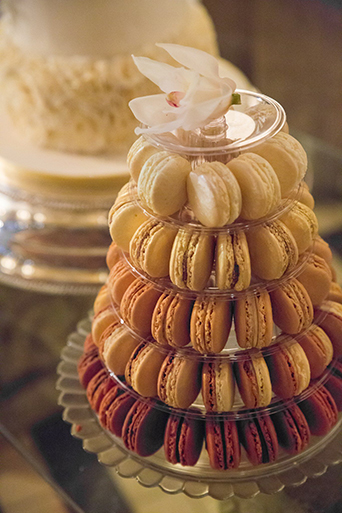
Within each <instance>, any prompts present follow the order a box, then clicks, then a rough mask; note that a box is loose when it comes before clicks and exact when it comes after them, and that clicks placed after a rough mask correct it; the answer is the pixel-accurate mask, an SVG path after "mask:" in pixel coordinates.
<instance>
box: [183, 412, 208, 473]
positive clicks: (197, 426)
mask: <svg viewBox="0 0 342 513" xmlns="http://www.w3.org/2000/svg"><path fill="white" fill-rule="evenodd" d="M190 415H191V414H190ZM190 415H189V414H187V415H185V417H184V418H183V422H182V424H181V427H180V431H179V437H178V455H179V463H180V464H181V465H183V466H186V465H188V466H193V465H195V464H196V463H197V461H198V459H199V457H200V454H201V451H202V447H203V439H204V421H203V420H200V419H195V418H193V417H191V416H190Z"/></svg>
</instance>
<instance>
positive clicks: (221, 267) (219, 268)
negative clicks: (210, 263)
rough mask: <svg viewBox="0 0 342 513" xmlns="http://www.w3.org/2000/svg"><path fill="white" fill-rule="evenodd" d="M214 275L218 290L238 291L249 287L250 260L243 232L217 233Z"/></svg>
mask: <svg viewBox="0 0 342 513" xmlns="http://www.w3.org/2000/svg"><path fill="white" fill-rule="evenodd" d="M215 277H216V286H217V287H218V288H219V289H220V290H229V289H234V290H237V291H240V290H244V289H246V288H247V287H249V285H250V282H251V260H250V256H249V249H248V243H247V238H246V234H245V232H243V231H240V230H239V231H233V232H231V233H224V232H221V233H219V235H218V237H217V243H216V250H215Z"/></svg>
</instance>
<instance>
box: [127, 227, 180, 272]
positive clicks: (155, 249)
mask: <svg viewBox="0 0 342 513" xmlns="http://www.w3.org/2000/svg"><path fill="white" fill-rule="evenodd" d="M176 234H177V230H175V229H173V228H170V227H169V226H168V225H166V224H164V223H161V222H159V221H157V220H156V219H152V220H148V221H146V222H145V223H143V224H141V225H140V226H139V228H138V229H137V231H136V232H135V233H134V235H133V237H132V239H131V242H130V246H129V253H130V257H131V260H132V263H133V265H135V266H136V267H138V268H139V269H142V270H143V271H144V272H145V273H146V274H148V275H149V276H151V277H152V278H162V277H163V276H168V274H169V260H170V255H171V250H172V245H173V241H174V239H175V237H176Z"/></svg>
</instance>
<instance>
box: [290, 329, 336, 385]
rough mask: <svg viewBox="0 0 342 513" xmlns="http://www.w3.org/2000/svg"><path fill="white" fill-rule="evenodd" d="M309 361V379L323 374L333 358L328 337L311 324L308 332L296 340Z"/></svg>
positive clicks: (332, 350)
mask: <svg viewBox="0 0 342 513" xmlns="http://www.w3.org/2000/svg"><path fill="white" fill-rule="evenodd" d="M298 343H299V344H300V345H301V347H302V348H303V349H304V352H305V354H306V356H307V359H308V360H309V364H310V374H311V379H316V378H318V377H319V376H321V375H322V374H323V372H324V371H325V369H326V368H327V366H328V365H329V363H330V362H331V360H332V358H333V352H334V349H333V346H332V343H331V341H330V338H329V337H328V335H327V334H326V333H325V332H324V331H323V330H322V328H320V327H319V326H317V325H315V324H313V325H312V326H311V328H310V330H309V331H307V332H306V333H304V334H303V335H302V336H301V337H299V338H298Z"/></svg>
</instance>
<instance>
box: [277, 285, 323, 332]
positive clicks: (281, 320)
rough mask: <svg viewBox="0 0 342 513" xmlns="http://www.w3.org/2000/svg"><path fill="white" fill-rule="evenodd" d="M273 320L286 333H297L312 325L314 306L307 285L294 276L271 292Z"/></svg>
mask: <svg viewBox="0 0 342 513" xmlns="http://www.w3.org/2000/svg"><path fill="white" fill-rule="evenodd" d="M270 296H271V302H272V312H273V321H274V323H275V324H276V325H277V326H278V328H280V329H281V330H282V331H283V332H284V333H288V334H290V335H295V334H297V333H300V332H301V331H303V330H305V329H307V328H309V327H310V325H311V323H312V321H313V306H312V302H311V299H310V297H309V294H308V293H307V291H306V289H305V287H304V286H303V285H302V284H301V283H300V282H299V281H298V280H297V279H296V278H292V279H291V280H288V281H286V282H283V283H281V284H279V286H278V287H277V288H276V289H274V290H272V291H271V292H270Z"/></svg>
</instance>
